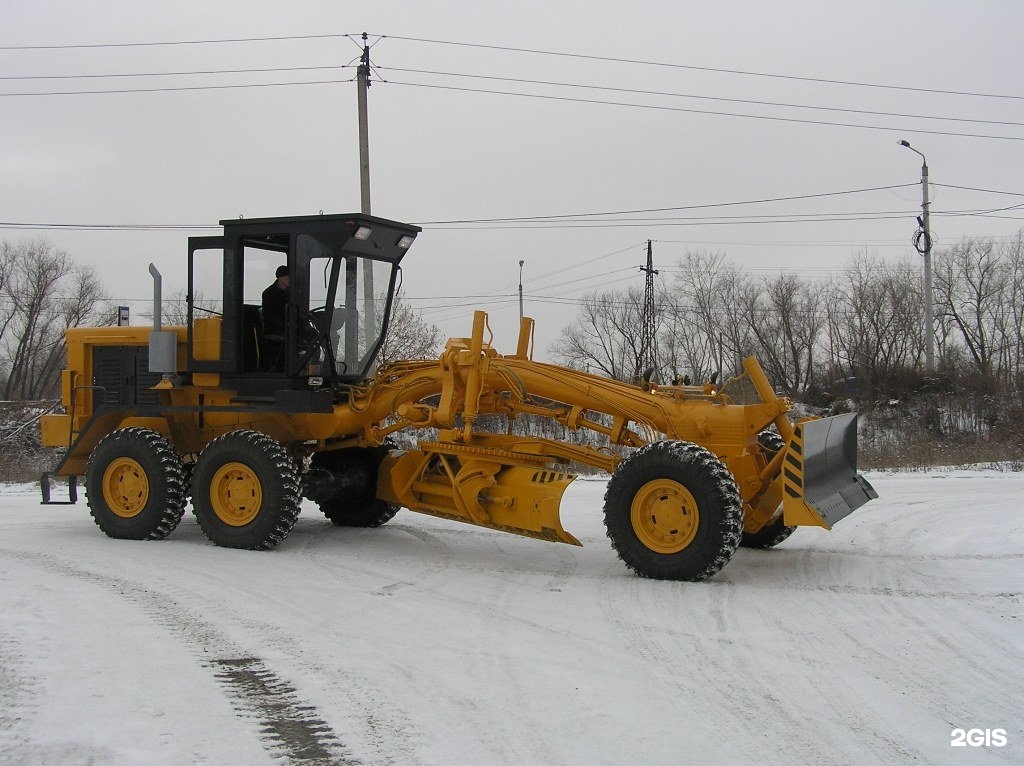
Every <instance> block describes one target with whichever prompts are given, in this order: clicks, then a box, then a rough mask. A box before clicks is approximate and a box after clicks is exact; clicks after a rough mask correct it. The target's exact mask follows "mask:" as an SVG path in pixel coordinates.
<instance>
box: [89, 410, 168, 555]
mask: <svg viewBox="0 0 1024 766" xmlns="http://www.w3.org/2000/svg"><path fill="white" fill-rule="evenodd" d="M184 483H185V482H184V476H183V474H182V471H181V460H180V459H179V458H178V455H177V454H176V453H175V451H174V448H173V447H172V446H171V444H170V442H168V441H167V439H166V438H165V437H163V436H161V435H160V434H158V433H157V432H156V431H152V430H150V429H148V428H121V429H118V430H116V431H113V432H111V433H109V434H107V435H106V436H105V437H104V438H103V439H101V440H100V442H99V443H98V444H97V445H96V447H95V449H93V451H92V454H91V455H90V456H89V464H88V466H87V467H86V469H85V492H86V497H87V500H88V504H89V512H90V514H91V515H92V517H93V520H94V521H95V522H96V526H98V527H99V528H100V529H101V530H103V532H104V533H106V534H107V535H108V536H109V537H114V538H118V539H122V540H162V539H163V538H165V537H167V536H168V535H169V534H170V533H171V532H172V531H174V528H175V527H177V526H178V522H180V521H181V517H182V515H183V514H184V512H185V486H184Z"/></svg>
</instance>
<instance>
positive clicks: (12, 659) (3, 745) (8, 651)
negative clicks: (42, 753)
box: [0, 632, 36, 763]
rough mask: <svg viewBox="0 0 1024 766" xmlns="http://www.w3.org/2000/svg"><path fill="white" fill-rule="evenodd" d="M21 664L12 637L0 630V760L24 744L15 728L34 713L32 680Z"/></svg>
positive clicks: (14, 640)
mask: <svg viewBox="0 0 1024 766" xmlns="http://www.w3.org/2000/svg"><path fill="white" fill-rule="evenodd" d="M24 664H25V661H24V658H23V656H22V654H21V651H20V649H19V647H18V641H17V640H16V639H15V637H14V636H11V635H10V634H8V633H5V632H0V762H7V761H8V760H9V759H10V758H11V754H14V753H17V752H19V750H21V748H23V747H24V746H25V745H26V744H28V743H27V742H26V740H25V738H24V737H23V736H22V734H21V732H20V731H19V730H20V729H22V728H23V724H24V722H25V721H26V720H27V719H29V718H31V717H32V716H33V714H34V710H33V708H34V705H33V702H32V698H33V694H32V692H33V689H34V687H35V685H36V682H35V679H33V678H32V677H30V676H29V675H28V673H27V672H26V670H25V668H24ZM13 762H14V761H11V763H13Z"/></svg>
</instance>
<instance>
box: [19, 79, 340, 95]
mask: <svg viewBox="0 0 1024 766" xmlns="http://www.w3.org/2000/svg"><path fill="white" fill-rule="evenodd" d="M345 82H352V78H351V77H350V78H348V79H346V80H306V81H301V82H254V83H239V84H236V85H178V86H173V87H167V88H110V89H105V90H63V91H44V92H36V93H0V98H17V97H19V96H96V95H110V94H119V93H171V92H174V91H190V90H231V89H234V88H282V87H290V86H293V85H336V84H338V83H345Z"/></svg>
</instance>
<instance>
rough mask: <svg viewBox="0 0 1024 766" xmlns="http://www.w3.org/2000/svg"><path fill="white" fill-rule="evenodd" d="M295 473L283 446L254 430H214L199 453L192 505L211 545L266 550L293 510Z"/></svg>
mask: <svg viewBox="0 0 1024 766" xmlns="http://www.w3.org/2000/svg"><path fill="white" fill-rule="evenodd" d="M299 501H300V497H299V474H298V469H297V468H296V467H295V463H293V462H292V459H291V458H290V457H289V456H288V453H287V452H286V451H285V449H284V447H283V446H281V445H280V444H279V443H278V442H276V441H274V440H273V439H271V438H270V437H269V436H267V435H265V434H261V433H259V432H257V431H232V432H231V433H227V434H224V435H223V436H218V437H217V438H216V439H214V440H213V441H211V442H210V443H209V444H207V445H206V447H205V448H204V449H203V451H202V452H201V453H199V459H198V460H196V465H195V469H194V471H193V473H192V506H193V508H194V510H195V514H196V519H197V521H198V522H199V526H200V528H201V529H202V530H203V533H204V534H205V535H206V536H207V537H208V538H209V539H210V540H211V541H212V542H214V543H216V544H217V545H220V546H223V547H225V548H243V549H246V550H270V549H271V548H274V547H276V546H277V545H278V544H279V543H280V542H281V541H282V540H284V538H286V537H287V536H288V534H289V533H290V532H291V531H292V527H294V526H295V520H296V519H297V518H298V516H299Z"/></svg>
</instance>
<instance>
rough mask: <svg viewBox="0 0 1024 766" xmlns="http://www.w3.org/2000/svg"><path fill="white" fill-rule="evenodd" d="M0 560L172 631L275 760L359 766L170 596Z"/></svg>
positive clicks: (72, 569) (36, 558)
mask: <svg viewBox="0 0 1024 766" xmlns="http://www.w3.org/2000/svg"><path fill="white" fill-rule="evenodd" d="M0 555H2V556H6V557H8V558H12V559H15V560H18V561H22V562H25V563H28V564H31V565H34V566H38V567H41V568H44V569H46V570H48V571H51V572H54V573H56V574H59V575H63V576H67V577H71V578H74V579H76V580H80V581H83V582H89V583H92V584H94V585H99V586H101V587H104V588H108V589H110V590H113V591H116V592H117V593H118V595H120V596H121V597H122V598H123V599H125V600H126V601H128V602H130V603H132V604H134V605H136V606H138V607H139V608H140V609H142V611H144V612H145V613H146V614H147V615H149V617H150V618H151V619H153V620H154V621H155V622H157V623H159V624H160V625H163V626H164V627H166V628H168V629H169V630H170V631H171V632H172V633H173V634H175V635H176V636H177V637H178V638H179V639H181V640H182V641H183V642H184V643H185V645H186V647H187V648H188V649H189V650H190V651H191V652H192V653H193V654H194V655H196V657H197V659H198V660H199V662H200V664H202V665H205V666H207V667H209V668H210V669H211V671H212V672H213V678H214V679H215V680H216V681H217V683H218V684H219V685H220V686H221V688H222V689H223V690H224V692H225V693H226V695H227V697H228V701H229V702H230V703H231V705H232V707H234V708H235V711H236V713H237V714H238V715H239V717H240V718H242V719H244V720H248V721H250V722H252V723H253V724H255V726H256V727H257V728H258V730H259V736H260V738H261V739H262V740H263V741H264V749H265V750H266V751H267V753H268V754H269V755H270V756H271V757H273V758H284V759H286V761H287V762H288V763H292V764H296V766H359V764H360V762H359V761H358V760H356V759H354V758H353V757H352V755H351V753H349V752H348V750H347V748H345V746H344V745H343V744H342V742H341V741H340V740H339V739H338V737H337V735H336V734H335V733H334V732H333V730H332V729H331V728H330V726H328V725H327V723H326V722H325V721H324V720H323V719H322V718H321V717H320V715H319V713H318V712H317V710H316V708H314V707H313V706H311V705H307V704H304V703H303V702H302V700H301V698H300V697H299V695H298V692H297V690H296V689H295V687H293V686H292V685H291V684H289V683H288V682H287V681H285V680H283V679H282V678H280V677H279V676H278V675H277V674H275V673H274V672H273V671H272V670H271V669H270V668H268V667H267V666H266V665H265V664H264V663H263V661H262V660H260V659H259V658H258V657H254V656H250V655H249V654H248V653H246V652H244V651H242V650H240V649H239V648H237V647H236V646H235V644H234V643H233V641H232V640H231V639H230V638H229V637H228V636H227V635H225V634H223V633H222V632H220V631H219V630H218V629H217V628H216V627H214V626H213V625H211V624H210V623H208V622H206V621H205V620H203V619H202V618H200V617H198V616H197V615H195V614H193V613H192V612H190V611H189V610H188V609H187V608H186V607H184V606H183V605H182V604H180V603H179V602H177V601H175V600H174V599H172V598H170V597H169V596H165V595H163V594H161V593H157V592H155V591H151V590H148V589H146V588H143V587H140V586H139V585H138V584H137V583H134V582H131V581H128V580H122V579H119V578H117V577H111V576H110V575H106V574H101V573H98V572H92V571H89V570H86V569H81V568H79V567H77V566H74V565H72V564H68V563H66V562H63V561H60V560H59V559H56V558H54V557H52V556H48V555H46V554H41V553H28V552H25V551H16V550H10V549H4V548H0ZM0 647H2V645H0ZM0 710H2V708H0Z"/></svg>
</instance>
